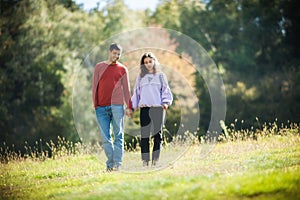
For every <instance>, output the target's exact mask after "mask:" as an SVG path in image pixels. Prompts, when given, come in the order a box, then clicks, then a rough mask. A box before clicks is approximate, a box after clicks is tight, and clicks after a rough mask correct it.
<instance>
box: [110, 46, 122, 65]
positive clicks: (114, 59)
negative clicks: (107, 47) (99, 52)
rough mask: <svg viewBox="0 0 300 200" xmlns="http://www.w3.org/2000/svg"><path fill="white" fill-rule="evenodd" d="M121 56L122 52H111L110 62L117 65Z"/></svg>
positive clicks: (114, 50)
mask: <svg viewBox="0 0 300 200" xmlns="http://www.w3.org/2000/svg"><path fill="white" fill-rule="evenodd" d="M120 56H121V51H120V50H116V49H113V50H112V51H109V61H110V62H112V63H116V62H117V60H119V58H120Z"/></svg>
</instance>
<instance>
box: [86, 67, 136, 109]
mask: <svg viewBox="0 0 300 200" xmlns="http://www.w3.org/2000/svg"><path fill="white" fill-rule="evenodd" d="M92 95H93V102H94V107H95V108H96V107H98V106H110V105H112V104H119V105H120V104H121V105H123V104H124V101H125V103H126V105H127V108H130V109H132V103H131V98H130V87H129V78H128V70H127V68H126V67H125V66H124V65H122V64H121V63H119V62H117V63H114V64H107V63H105V62H100V63H98V64H96V66H95V69H94V77H93V83H92Z"/></svg>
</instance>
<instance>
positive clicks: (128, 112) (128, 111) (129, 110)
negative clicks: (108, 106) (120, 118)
mask: <svg viewBox="0 0 300 200" xmlns="http://www.w3.org/2000/svg"><path fill="white" fill-rule="evenodd" d="M125 115H127V116H128V117H130V118H132V117H133V110H132V109H130V108H126V110H125Z"/></svg>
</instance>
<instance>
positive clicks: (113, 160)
mask: <svg viewBox="0 0 300 200" xmlns="http://www.w3.org/2000/svg"><path fill="white" fill-rule="evenodd" d="M96 117H97V121H98V126H99V129H100V139H101V141H100V144H101V146H102V147H103V149H104V152H105V155H106V157H107V161H106V166H107V168H113V167H120V166H121V165H122V158H123V150H124V106H123V105H111V106H99V107H97V108H96ZM111 124H112V128H113V134H114V137H113V138H112V135H111V134H110V125H111Z"/></svg>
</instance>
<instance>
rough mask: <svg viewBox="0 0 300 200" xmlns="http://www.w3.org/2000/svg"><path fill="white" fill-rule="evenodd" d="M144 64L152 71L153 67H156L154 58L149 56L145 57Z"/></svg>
mask: <svg viewBox="0 0 300 200" xmlns="http://www.w3.org/2000/svg"><path fill="white" fill-rule="evenodd" d="M144 64H145V66H146V68H147V70H148V71H149V72H150V73H151V72H153V67H154V64H155V63H154V60H153V59H152V58H149V57H146V58H144Z"/></svg>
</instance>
